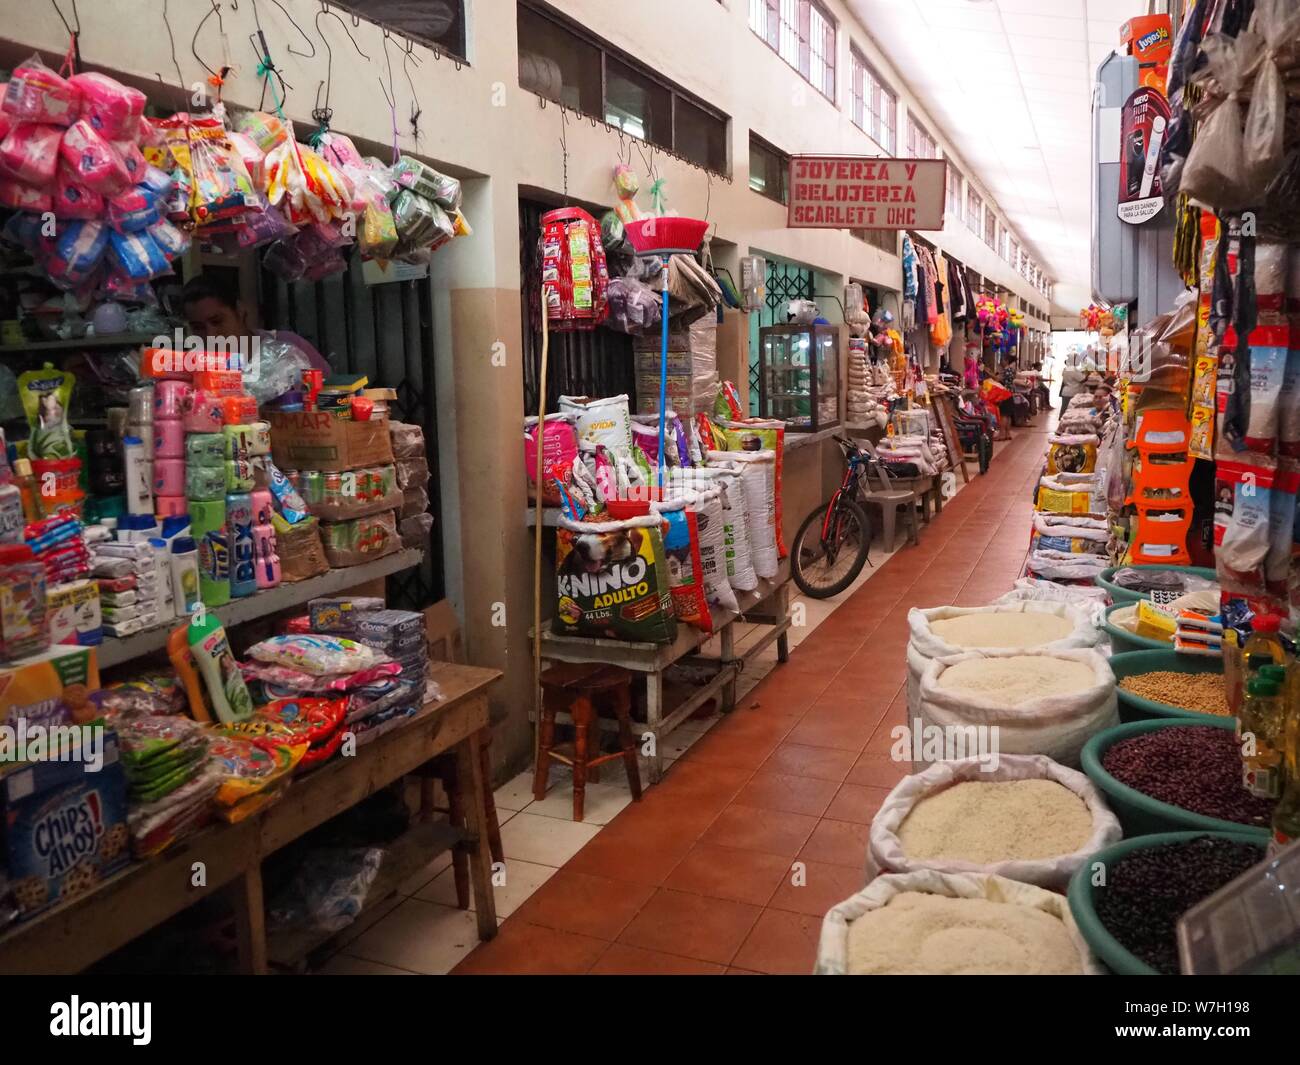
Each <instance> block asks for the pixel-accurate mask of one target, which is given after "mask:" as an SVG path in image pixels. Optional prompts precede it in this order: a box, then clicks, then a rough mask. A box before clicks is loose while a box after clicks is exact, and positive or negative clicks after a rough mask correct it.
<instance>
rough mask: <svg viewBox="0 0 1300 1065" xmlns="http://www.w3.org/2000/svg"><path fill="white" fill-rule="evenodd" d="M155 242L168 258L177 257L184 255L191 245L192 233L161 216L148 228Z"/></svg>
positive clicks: (147, 230) (147, 231)
mask: <svg viewBox="0 0 1300 1065" xmlns="http://www.w3.org/2000/svg"><path fill="white" fill-rule="evenodd" d="M145 232H146V233H148V234H149V236H150V238H152V240H153V242H154V243H155V244H157V245H158V248H159V250H160V251H161V252H162V253H163V255H165V256H166V257H167V258H168V259H175V258H177V257H179V256H181V255H184V254H185V253H186V252H187V251H188V250H189V247H190V235H189V234H188V233H186V232H185V231H184V230H183V229H178V228H177V227H176V226H174V225H172V224H171V223H170V222H168V221H167V219H165V218H160V219H158V220H157V221H156V222H154V223H152V224H151V225H150V226H149V227H148V228H147V229H146V230H145Z"/></svg>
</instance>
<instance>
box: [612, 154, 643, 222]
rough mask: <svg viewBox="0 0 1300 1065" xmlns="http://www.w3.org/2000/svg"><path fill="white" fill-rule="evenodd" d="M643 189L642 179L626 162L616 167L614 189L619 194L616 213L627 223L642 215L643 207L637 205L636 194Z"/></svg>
mask: <svg viewBox="0 0 1300 1065" xmlns="http://www.w3.org/2000/svg"><path fill="white" fill-rule="evenodd" d="M640 190H641V180H640V178H638V177H637V176H636V174H635V173H634V172H633V170H632V168H631V167H630V166H628V165H627V164H625V163H619V165H618V166H616V167H614V191H615V192H616V193H617V194H618V206H617V207H615V208H614V213H615V214H617V215H618V220H619V221H620V222H622V223H623V224H624V225H626V224H627V223H628V222H635V221H636V220H637V219H638V218H640V217H641V208H640V207H638V206H637V205H636V194H637V193H638V192H639V191H640Z"/></svg>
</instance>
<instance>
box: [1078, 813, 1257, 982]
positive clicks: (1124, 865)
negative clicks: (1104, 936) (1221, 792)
mask: <svg viewBox="0 0 1300 1065" xmlns="http://www.w3.org/2000/svg"><path fill="white" fill-rule="evenodd" d="M1263 857H1264V848H1263V847H1261V846H1256V845H1255V844H1253V843H1238V842H1236V841H1235V840H1228V839H1216V838H1215V837H1213V836H1200V837H1198V838H1197V839H1191V840H1187V841H1185V842H1180V843H1165V844H1161V845H1160V846H1158V847H1151V848H1149V849H1147V850H1140V851H1133V852H1132V853H1130V854H1127V855H1125V856H1124V857H1123V858H1121V859H1120V860H1119V861H1117V862H1114V863H1113V864H1112V865H1110V866H1108V867H1107V869H1106V870H1105V876H1106V882H1105V884H1104V885H1103V886H1099V887H1096V888H1094V890H1093V908H1094V909H1095V910H1096V912H1097V918H1098V920H1100V921H1101V923H1102V924H1103V925H1104V926H1105V928H1106V931H1108V932H1109V933H1110V934H1111V935H1112V936H1114V937H1115V939H1116V940H1118V941H1119V943H1120V945H1121V946H1123V947H1124V948H1125V949H1126V950H1128V951H1129V952H1130V953H1132V954H1134V955H1136V956H1137V957H1138V958H1141V959H1142V960H1143V961H1144V962H1146V963H1147V964H1148V965H1150V966H1151V967H1152V968H1153V969H1156V970H1157V971H1159V972H1161V973H1165V974H1167V975H1170V976H1176V975H1177V974H1178V939H1177V928H1178V919H1179V918H1180V917H1181V916H1182V915H1183V914H1185V913H1186V912H1187V911H1188V910H1190V909H1191V908H1192V907H1193V906H1195V905H1196V904H1197V903H1198V902H1200V901H1202V900H1203V899H1207V898H1209V897H1210V896H1211V895H1213V894H1214V893H1215V892H1216V891H1218V890H1219V889H1220V888H1221V887H1223V886H1224V885H1225V884H1227V883H1229V882H1230V881H1232V880H1235V879H1236V878H1237V877H1239V876H1240V875H1241V874H1242V873H1244V872H1245V871H1246V870H1247V869H1249V868H1250V867H1251V866H1252V865H1254V864H1256V863H1257V862H1259V861H1260V860H1261V859H1263Z"/></svg>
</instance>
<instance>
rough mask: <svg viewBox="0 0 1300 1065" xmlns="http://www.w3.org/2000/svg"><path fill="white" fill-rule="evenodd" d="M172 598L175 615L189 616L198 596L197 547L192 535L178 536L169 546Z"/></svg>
mask: <svg viewBox="0 0 1300 1065" xmlns="http://www.w3.org/2000/svg"><path fill="white" fill-rule="evenodd" d="M171 570H172V599H173V601H174V604H175V607H176V616H177V617H179V618H184V617H189V615H191V614H193V613H194V608H195V607H197V606H198V605H199V603H200V602H202V599H201V598H200V597H199V549H198V547H197V545H196V544H195V543H194V537H192V536H178V537H176V539H174V540H173V541H172V547H171Z"/></svg>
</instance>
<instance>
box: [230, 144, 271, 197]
mask: <svg viewBox="0 0 1300 1065" xmlns="http://www.w3.org/2000/svg"><path fill="white" fill-rule="evenodd" d="M227 136H228V137H229V138H230V143H231V144H233V145H234V146H235V152H236V153H237V154H238V155H239V158H240V159H242V160H243V161H244V166H245V167H247V169H248V176H249V177H250V178H252V179H253V187H254V188H256V189H261V188H262V187H263V185H264V184H265V180H266V176H265V170H264V167H265V164H266V153H265V152H264V151H262V149H261V148H259V147H258V146H257V145H256V144H254V143H253V139H252V138H251V137H249V136H248V134H246V133H230V134H227Z"/></svg>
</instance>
